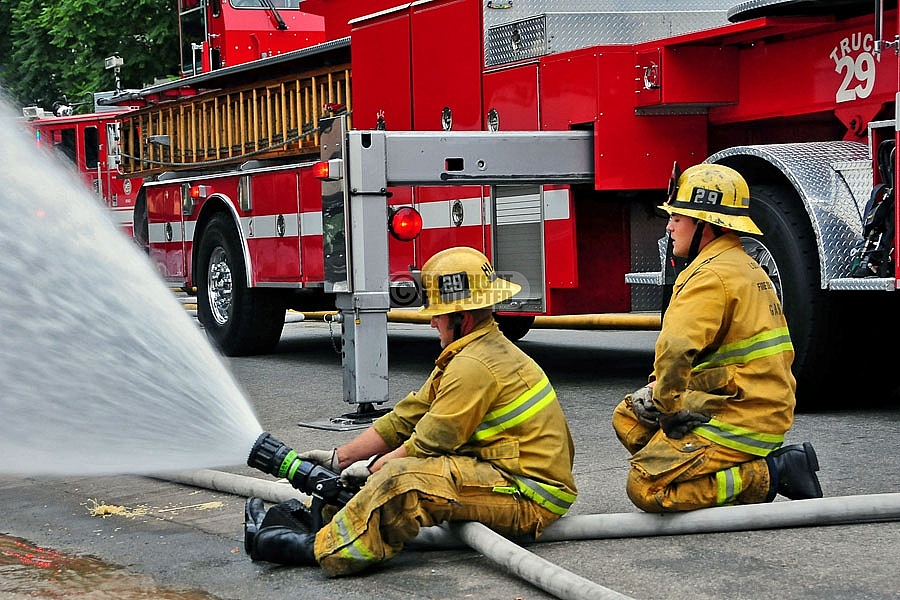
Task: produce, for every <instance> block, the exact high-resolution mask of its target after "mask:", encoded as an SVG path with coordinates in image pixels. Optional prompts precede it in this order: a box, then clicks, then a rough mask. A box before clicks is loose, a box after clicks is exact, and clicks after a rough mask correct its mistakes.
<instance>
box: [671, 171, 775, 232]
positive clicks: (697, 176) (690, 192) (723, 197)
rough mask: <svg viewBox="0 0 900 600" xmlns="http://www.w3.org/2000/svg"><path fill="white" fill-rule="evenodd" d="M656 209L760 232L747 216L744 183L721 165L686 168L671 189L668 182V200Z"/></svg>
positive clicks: (747, 193) (748, 205) (737, 174)
mask: <svg viewBox="0 0 900 600" xmlns="http://www.w3.org/2000/svg"><path fill="white" fill-rule="evenodd" d="M676 172H677V165H676ZM674 176H675V174H674V173H673V179H674ZM659 208H660V209H661V210H664V211H665V212H667V213H668V214H669V215H672V214H677V215H686V216H688V217H694V218H695V219H700V220H701V221H706V222H707V223H712V224H713V225H719V226H720V227H724V228H726V229H733V230H735V231H743V232H746V233H756V234H759V235H762V231H760V229H759V227H757V226H756V223H754V222H753V219H751V218H750V188H749V186H748V185H747V182H746V181H745V180H744V178H743V177H742V176H741V174H740V173H738V172H737V171H735V170H734V169H732V168H730V167H726V166H724V165H713V164H706V163H701V164H699V165H694V166H693V167H690V168H688V169H685V171H684V173H682V174H681V176H680V177H678V180H677V182H676V183H675V186H674V189H673V188H672V187H671V184H670V190H669V199H668V200H667V201H666V202H665V203H664V204H663V205H662V206H660V207H659Z"/></svg>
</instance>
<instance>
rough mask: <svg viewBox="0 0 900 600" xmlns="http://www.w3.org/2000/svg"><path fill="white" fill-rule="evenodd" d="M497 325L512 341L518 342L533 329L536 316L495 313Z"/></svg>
mask: <svg viewBox="0 0 900 600" xmlns="http://www.w3.org/2000/svg"><path fill="white" fill-rule="evenodd" d="M494 320H495V321H497V327H499V328H500V331H501V332H502V333H503V335H505V336H506V337H507V339H509V341H511V342H518V341H519V340H521V339H522V338H523V337H525V334H526V333H528V332H529V331H531V326H532V325H534V317H521V316H518V315H496V314H495V315H494Z"/></svg>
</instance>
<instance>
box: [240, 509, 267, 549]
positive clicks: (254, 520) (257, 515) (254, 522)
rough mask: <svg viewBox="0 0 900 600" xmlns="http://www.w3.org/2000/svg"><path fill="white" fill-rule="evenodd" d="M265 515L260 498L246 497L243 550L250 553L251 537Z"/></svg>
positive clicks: (251, 546) (257, 529) (260, 525)
mask: <svg viewBox="0 0 900 600" xmlns="http://www.w3.org/2000/svg"><path fill="white" fill-rule="evenodd" d="M265 516H266V507H265V506H264V505H263V501H262V498H254V497H252V496H251V497H250V498H247V502H246V503H245V504H244V552H246V553H247V554H250V550H251V549H252V548H253V538H254V536H256V533H257V532H258V531H259V528H260V527H262V522H263V519H264V518H265Z"/></svg>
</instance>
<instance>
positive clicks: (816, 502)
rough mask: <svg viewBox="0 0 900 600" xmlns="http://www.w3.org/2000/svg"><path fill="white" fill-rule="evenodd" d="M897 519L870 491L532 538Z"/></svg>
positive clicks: (624, 516)
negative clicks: (867, 493)
mask: <svg viewBox="0 0 900 600" xmlns="http://www.w3.org/2000/svg"><path fill="white" fill-rule="evenodd" d="M897 520H900V494H897V493H894V494H869V495H859V496H836V497H833V498H816V499H811V500H792V501H789V502H772V503H769V504H744V505H741V506H720V507H716V508H703V509H699V510H692V511H687V512H680V513H668V514H651V513H643V512H635V513H612V514H596V515H575V516H570V517H563V518H561V519H559V520H557V521H555V522H554V523H551V524H550V525H548V526H547V527H546V528H545V529H544V532H543V534H541V537H540V538H538V540H537V541H538V542H559V541H572V540H598V539H612V538H631V537H652V536H660V535H685V534H696V533H718V532H724V531H749V530H753V529H781V528H785V527H812V526H817V525H842V524H852V523H872V522H878V521H897ZM453 537H454V536H453V535H451V534H450V533H449V532H448V531H447V528H446V527H443V526H438V527H428V528H426V529H423V530H421V531H420V532H419V535H418V536H416V539H415V540H414V543H415V545H416V547H422V548H426V547H428V546H434V547H439V548H446V547H447V545H448V544H452V543H454V539H453Z"/></svg>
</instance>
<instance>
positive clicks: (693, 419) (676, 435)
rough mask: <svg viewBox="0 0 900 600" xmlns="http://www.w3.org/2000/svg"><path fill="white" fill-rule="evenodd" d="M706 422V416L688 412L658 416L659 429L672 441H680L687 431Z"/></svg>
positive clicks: (707, 419)
mask: <svg viewBox="0 0 900 600" xmlns="http://www.w3.org/2000/svg"><path fill="white" fill-rule="evenodd" d="M708 421H709V417H708V416H706V415H704V414H703V413H698V412H693V411H690V410H679V411H678V412H674V413H671V414H664V415H660V417H659V425H660V427H662V430H663V431H664V432H666V435H667V436H669V437H670V438H672V439H673V440H680V439H681V438H683V437H684V436H685V435H686V434H687V433H688V432H689V431H691V430H693V429H694V428H695V427H699V426H700V425H703V424H704V423H706V422H708Z"/></svg>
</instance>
